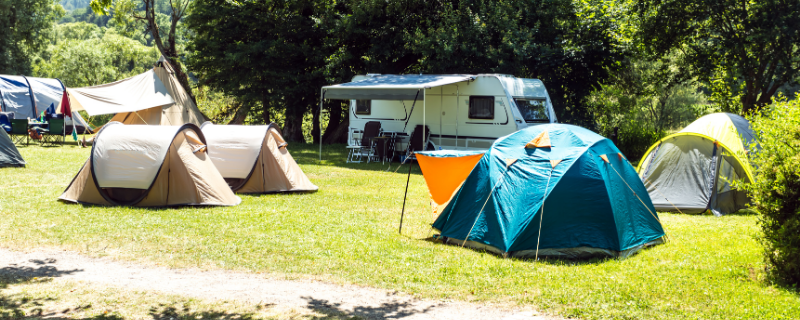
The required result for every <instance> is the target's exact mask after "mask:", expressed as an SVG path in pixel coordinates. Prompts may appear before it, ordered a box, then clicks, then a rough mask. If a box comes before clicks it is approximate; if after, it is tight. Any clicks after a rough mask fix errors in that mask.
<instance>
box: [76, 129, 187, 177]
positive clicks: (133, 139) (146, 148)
mask: <svg viewBox="0 0 800 320" xmlns="http://www.w3.org/2000/svg"><path fill="white" fill-rule="evenodd" d="M180 129H181V127H180V126H150V127H148V128H147V130H142V128H141V126H139V125H123V124H121V123H119V122H111V123H108V124H107V125H105V126H104V127H103V129H102V130H101V132H102V133H103V134H102V135H98V137H99V138H98V139H97V141H95V143H94V146H93V150H92V166H93V167H94V172H95V174H96V178H97V184H98V185H99V187H101V188H130V189H148V188H150V185H151V184H152V183H153V181H154V179H155V177H156V175H157V174H158V171H159V170H160V169H161V164H162V162H163V161H164V157H165V156H166V154H167V151H169V146H170V144H171V143H172V140H173V139H174V138H175V135H176V134H177V133H178V130H180Z"/></svg>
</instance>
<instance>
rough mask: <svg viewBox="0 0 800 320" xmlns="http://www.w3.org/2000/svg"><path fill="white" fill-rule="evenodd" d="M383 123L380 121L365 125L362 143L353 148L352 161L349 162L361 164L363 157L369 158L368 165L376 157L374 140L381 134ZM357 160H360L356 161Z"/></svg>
mask: <svg viewBox="0 0 800 320" xmlns="http://www.w3.org/2000/svg"><path fill="white" fill-rule="evenodd" d="M381 131H382V130H381V123H380V122H378V121H370V122H367V124H365V125H364V132H363V133H362V134H361V143H360V144H359V145H358V146H357V147H358V148H353V150H352V152H351V155H350V159H349V160H348V161H347V162H353V163H358V162H361V158H362V157H366V158H367V163H369V162H370V161H371V160H373V159H374V158H375V157H376V154H375V142H374V141H373V139H375V137H378V136H379V135H380V134H381ZM356 158H357V159H358V160H356Z"/></svg>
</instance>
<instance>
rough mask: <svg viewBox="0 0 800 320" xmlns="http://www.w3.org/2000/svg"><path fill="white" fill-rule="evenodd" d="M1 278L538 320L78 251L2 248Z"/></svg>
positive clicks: (373, 313)
mask: <svg viewBox="0 0 800 320" xmlns="http://www.w3.org/2000/svg"><path fill="white" fill-rule="evenodd" d="M0 274H3V275H16V276H19V277H52V278H54V279H55V281H58V280H59V279H65V280H76V281H86V282H91V283H96V284H102V285H108V286H118V287H123V288H128V289H133V290H141V291H149V290H153V291H158V292H163V293H169V294H177V295H182V296H187V297H193V298H200V299H217V300H239V301H242V302H246V303H253V304H256V303H260V304H270V305H275V306H280V307H283V308H294V309H300V310H302V309H308V310H320V311H337V312H342V313H344V314H347V315H354V316H359V317H363V318H366V319H408V320H412V319H414V320H416V319H508V320H512V319H513V320H516V319H537V320H545V319H547V320H550V319H554V318H550V317H542V316H534V312H532V311H521V310H506V309H500V308H496V307H493V306H486V305H479V304H474V303H466V302H443V301H433V300H419V299H414V298H412V297H410V296H408V295H406V294H395V293H392V292H390V291H386V290H380V289H373V288H365V287H358V286H341V285H334V284H328V283H322V282H315V281H288V280H276V279H269V278H266V277H264V276H262V275H257V274H248V273H236V272H228V271H199V270H193V269H167V268H160V267H158V268H153V267H143V266H139V265H135V264H130V263H121V262H116V261H113V260H111V259H107V258H101V259H96V258H90V257H86V256H84V255H81V254H78V253H74V252H64V251H33V252H17V251H11V250H7V249H0Z"/></svg>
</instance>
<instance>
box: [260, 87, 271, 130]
mask: <svg viewBox="0 0 800 320" xmlns="http://www.w3.org/2000/svg"><path fill="white" fill-rule="evenodd" d="M270 102H271V101H270V99H269V98H268V97H267V95H266V94H263V95H262V96H261V109H262V110H261V119H262V120H264V124H266V125H269V124H270V123H272V117H271V115H270V114H269V108H270V106H271V104H270Z"/></svg>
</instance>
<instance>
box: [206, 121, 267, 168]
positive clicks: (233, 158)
mask: <svg viewBox="0 0 800 320" xmlns="http://www.w3.org/2000/svg"><path fill="white" fill-rule="evenodd" d="M200 129H201V130H202V131H203V135H204V136H205V137H206V143H207V144H208V145H209V146H210V147H209V148H208V156H209V157H210V158H211V161H212V162H213V163H214V165H215V166H216V167H217V170H219V173H221V174H222V176H223V177H225V178H235V179H247V177H248V176H250V172H251V171H252V170H253V166H254V165H255V163H256V160H258V155H259V154H260V153H261V145H262V144H263V143H264V136H266V135H267V130H268V129H269V126H238V125H226V126H217V125H214V124H212V123H210V122H206V123H204V124H203V126H202V127H200Z"/></svg>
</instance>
